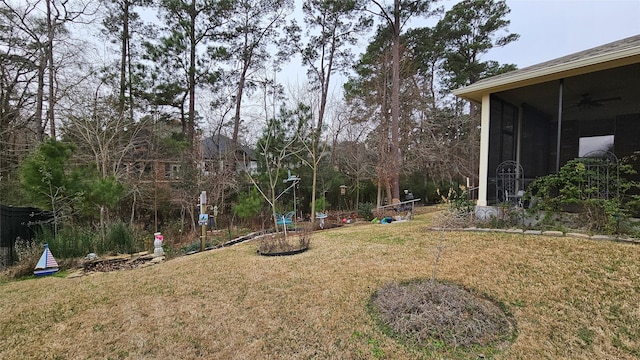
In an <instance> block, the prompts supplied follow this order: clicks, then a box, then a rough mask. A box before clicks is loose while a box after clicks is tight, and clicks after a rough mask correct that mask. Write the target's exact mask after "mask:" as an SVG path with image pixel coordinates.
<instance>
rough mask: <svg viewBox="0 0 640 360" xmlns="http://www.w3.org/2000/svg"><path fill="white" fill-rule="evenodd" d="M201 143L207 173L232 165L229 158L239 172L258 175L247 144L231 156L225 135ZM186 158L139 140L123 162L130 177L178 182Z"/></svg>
mask: <svg viewBox="0 0 640 360" xmlns="http://www.w3.org/2000/svg"><path fill="white" fill-rule="evenodd" d="M144 136H145V135H144V134H143V135H142V138H144ZM200 146H201V147H200V149H199V152H200V155H199V156H198V158H200V161H199V162H198V167H199V169H201V170H202V175H204V176H213V175H214V174H216V173H217V172H218V171H220V170H222V169H224V167H225V166H229V164H227V162H228V161H229V160H228V159H234V161H235V163H236V164H235V169H236V171H237V172H243V171H245V170H249V172H250V173H251V174H254V173H255V172H256V171H257V169H258V165H257V161H256V159H255V155H254V152H253V151H252V150H251V149H250V148H248V147H246V146H240V147H239V148H238V151H237V154H236V156H235V157H234V156H227V155H228V152H229V151H231V139H230V138H228V137H226V136H224V135H214V136H210V137H207V138H204V139H202V141H201V142H200ZM183 161H184V159H180V158H179V157H178V156H172V155H170V154H169V153H162V152H161V153H154V152H152V151H150V150H149V146H148V143H147V142H146V141H139V142H138V144H137V146H136V147H135V148H134V150H133V151H132V154H131V156H130V157H129V158H128V160H127V161H125V162H124V163H123V164H122V171H123V172H124V173H126V174H128V176H136V177H138V178H139V180H140V181H141V182H147V183H148V182H156V183H175V182H179V181H181V180H182V162H183Z"/></svg>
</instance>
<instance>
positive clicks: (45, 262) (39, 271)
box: [33, 244, 58, 276]
mask: <svg viewBox="0 0 640 360" xmlns="http://www.w3.org/2000/svg"><path fill="white" fill-rule="evenodd" d="M56 272H58V263H57V262H56V259H54V258H53V254H51V250H49V245H48V244H44V252H43V253H42V256H40V260H38V263H37V264H36V268H35V270H34V271H33V274H34V275H38V276H45V275H51V274H53V273H56Z"/></svg>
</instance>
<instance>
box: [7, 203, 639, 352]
mask: <svg viewBox="0 0 640 360" xmlns="http://www.w3.org/2000/svg"><path fill="white" fill-rule="evenodd" d="M428 223H429V215H420V216H418V217H417V218H416V220H414V221H412V222H407V223H395V224H390V225H380V224H378V225H352V226H345V227H342V228H339V229H334V230H329V231H324V232H319V233H316V234H314V235H313V238H312V240H311V241H312V242H311V249H310V250H309V251H307V252H305V253H302V254H299V255H295V256H291V257H261V256H258V255H256V248H257V245H256V244H255V243H252V242H248V243H244V244H241V245H238V246H233V247H230V248H223V249H219V250H213V251H208V252H204V253H199V254H196V255H191V256H186V257H180V258H176V259H173V260H170V261H167V262H165V263H161V264H158V265H154V266H151V267H147V268H143V269H137V270H130V271H119V272H111V273H98V274H94V275H91V276H84V277H79V278H61V277H47V278H38V279H29V280H25V281H12V282H6V283H3V284H1V285H0V358H1V359H107V358H110V359H193V358H205V359H375V358H380V359H415V358H434V359H437V358H440V356H439V354H431V355H428V354H425V353H420V352H417V351H415V350H412V349H409V348H406V347H405V346H404V345H403V344H401V343H399V342H397V341H396V340H394V339H392V338H390V337H388V336H387V335H385V333H384V332H383V331H382V330H380V329H379V328H378V327H377V326H376V324H375V323H374V320H373V319H372V318H371V317H370V315H369V314H368V313H367V309H366V306H367V302H368V301H369V298H370V296H371V294H372V293H373V292H374V291H375V290H376V289H377V288H378V287H380V286H381V285H382V284H384V283H387V282H389V281H393V280H399V281H402V280H409V279H416V278H429V277H430V276H431V274H432V271H433V261H434V260H433V259H434V255H435V254H436V252H437V251H436V247H437V244H438V240H439V238H440V237H441V236H444V244H445V248H444V251H443V252H442V254H441V256H440V261H439V264H438V277H439V278H440V279H441V280H447V281H452V282H455V283H458V284H461V285H463V286H465V287H467V288H471V289H474V290H475V291H476V292H478V293H480V294H485V295H487V296H488V297H491V298H492V299H494V300H497V301H499V302H501V303H502V304H504V305H505V307H506V309H507V310H508V311H509V312H510V313H512V315H513V318H514V320H515V321H516V326H517V329H518V335H517V338H516V339H515V341H514V343H513V344H511V345H510V346H509V347H508V348H506V349H504V351H503V352H502V353H500V354H497V355H495V357H496V358H501V359H637V358H638V357H640V247H638V246H637V245H633V244H624V243H616V242H606V241H594V240H587V239H578V238H555V237H543V236H529V235H526V236H523V235H514V234H505V233H499V234H498V233H471V232H447V233H441V232H434V231H428V230H427V226H428ZM477 355H478V354H471V355H470V358H477Z"/></svg>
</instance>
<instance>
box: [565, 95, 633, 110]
mask: <svg viewBox="0 0 640 360" xmlns="http://www.w3.org/2000/svg"><path fill="white" fill-rule="evenodd" d="M621 99H622V98H621V97H620V96H614V97H608V98H599V99H594V98H593V97H592V96H591V94H589V93H585V94H582V98H581V99H580V101H578V102H577V103H576V104H575V106H576V107H577V108H578V109H580V110H588V109H592V108H597V107H601V106H602V105H604V103H606V102H610V101H617V100H621Z"/></svg>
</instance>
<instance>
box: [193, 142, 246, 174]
mask: <svg viewBox="0 0 640 360" xmlns="http://www.w3.org/2000/svg"><path fill="white" fill-rule="evenodd" d="M231 144H232V141H231V138H229V137H227V136H225V135H221V134H216V135H213V136H210V137H207V138H204V139H203V140H202V159H203V160H202V161H203V164H202V168H203V169H204V170H203V171H204V175H205V176H206V175H211V174H212V173H215V172H216V170H218V169H219V170H222V169H224V167H225V166H230V165H231V164H229V163H228V162H229V161H234V162H235V170H236V172H238V173H240V172H245V171H248V172H249V173H250V174H255V173H256V172H257V171H258V162H257V160H256V156H255V152H254V151H253V150H252V149H250V148H249V147H247V146H243V145H239V146H238V149H237V151H236V154H235V156H227V155H229V154H228V153H229V152H230V151H231V147H232V146H231ZM231 159H233V160H231ZM225 162H227V163H225Z"/></svg>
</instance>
